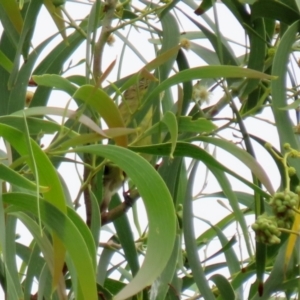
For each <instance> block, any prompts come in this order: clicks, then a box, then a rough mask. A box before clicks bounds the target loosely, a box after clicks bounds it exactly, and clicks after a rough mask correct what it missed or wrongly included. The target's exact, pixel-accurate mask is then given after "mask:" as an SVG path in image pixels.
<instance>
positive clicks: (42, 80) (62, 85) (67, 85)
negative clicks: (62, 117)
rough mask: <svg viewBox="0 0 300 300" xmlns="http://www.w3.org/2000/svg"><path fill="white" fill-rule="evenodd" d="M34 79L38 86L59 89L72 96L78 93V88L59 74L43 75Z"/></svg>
mask: <svg viewBox="0 0 300 300" xmlns="http://www.w3.org/2000/svg"><path fill="white" fill-rule="evenodd" d="M32 79H33V80H34V82H35V83H37V84H38V85H43V86H48V87H51V88H57V89H59V90H62V91H64V92H66V93H68V94H69V95H70V96H72V95H73V94H74V93H75V92H76V86H75V85H73V84H72V83H71V82H70V81H69V80H68V79H66V78H63V77H62V76H60V75H57V74H51V75H50V74H43V75H34V76H32Z"/></svg>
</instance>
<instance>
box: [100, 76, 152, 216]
mask: <svg viewBox="0 0 300 300" xmlns="http://www.w3.org/2000/svg"><path fill="white" fill-rule="evenodd" d="M150 83H151V80H150V79H146V78H142V79H141V80H140V81H139V82H138V83H137V84H134V85H132V86H130V87H129V88H128V89H127V90H126V91H125V92H124V94H123V101H122V102H121V104H120V105H119V111H120V114H121V116H122V118H123V121H124V124H125V125H126V126H128V125H129V124H130V123H132V121H133V120H132V117H133V115H134V114H135V113H136V112H137V110H138V109H139V108H140V106H141V104H142V99H143V97H144V95H145V93H146V92H147V89H148V87H149V85H150ZM151 121H152V108H150V109H149V111H148V112H147V114H146V116H145V117H144V119H143V120H142V121H141V123H140V124H137V126H138V128H139V130H138V132H141V133H143V132H145V130H146V129H148V128H149V127H150V126H151ZM137 137H138V133H137V134H136V133H132V134H130V135H129V136H128V141H129V143H132V142H134V140H136V138H137ZM149 138H150V141H151V136H150V137H148V138H145V139H143V140H141V141H139V142H137V143H134V144H135V145H137V144H139V145H141V144H142V143H143V144H145V143H146V144H147V143H148V142H149ZM125 180H126V174H125V173H124V171H122V170H121V169H120V168H119V167H118V166H117V165H115V164H113V163H111V162H109V163H107V164H106V165H105V168H104V175H103V199H102V204H101V212H104V211H106V210H107V208H108V205H109V203H110V200H111V197H112V196H113V195H114V194H115V193H116V192H117V191H118V190H119V189H120V188H121V187H122V185H123V183H124V181H125Z"/></svg>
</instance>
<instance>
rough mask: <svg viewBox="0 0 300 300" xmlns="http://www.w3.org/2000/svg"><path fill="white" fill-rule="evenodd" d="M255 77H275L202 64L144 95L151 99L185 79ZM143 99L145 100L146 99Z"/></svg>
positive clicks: (164, 82)
mask: <svg viewBox="0 0 300 300" xmlns="http://www.w3.org/2000/svg"><path fill="white" fill-rule="evenodd" d="M221 77H225V78H244V77H247V78H257V79H266V80H271V79H276V76H270V75H267V74H264V73H261V72H258V71H255V70H250V69H244V68H241V67H236V66H204V67H196V68H190V69H189V70H183V71H181V72H180V73H177V74H175V75H173V76H171V77H170V78H168V79H166V80H165V81H163V82H162V83H161V84H160V85H159V86H158V87H156V88H155V89H154V90H153V91H152V92H151V93H150V94H147V95H146V99H152V98H154V97H156V96H158V94H159V93H161V92H162V91H164V90H165V89H167V88H169V87H171V86H173V85H175V84H178V83H182V82H186V81H191V80H196V79H200V78H221ZM146 99H145V101H146Z"/></svg>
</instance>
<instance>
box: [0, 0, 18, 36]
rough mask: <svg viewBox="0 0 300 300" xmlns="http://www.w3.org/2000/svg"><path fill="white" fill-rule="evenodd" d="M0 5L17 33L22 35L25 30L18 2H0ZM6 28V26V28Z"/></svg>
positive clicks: (5, 0) (2, 0) (3, 0)
mask: <svg viewBox="0 0 300 300" xmlns="http://www.w3.org/2000/svg"><path fill="white" fill-rule="evenodd" d="M0 5H1V6H2V9H3V10H4V11H5V14H6V15H7V16H8V18H9V20H10V22H11V23H12V24H13V26H14V27H15V29H16V31H17V32H18V33H19V34H21V31H22V28H23V18H22V16H21V12H20V10H19V6H18V4H17V2H16V1H7V0H0ZM4 27H5V26H4Z"/></svg>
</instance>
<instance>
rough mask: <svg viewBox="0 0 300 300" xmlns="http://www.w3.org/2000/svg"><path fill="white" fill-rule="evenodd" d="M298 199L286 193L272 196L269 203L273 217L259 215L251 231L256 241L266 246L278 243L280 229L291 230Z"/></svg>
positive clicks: (296, 196) (294, 195)
mask: <svg viewBox="0 0 300 300" xmlns="http://www.w3.org/2000/svg"><path fill="white" fill-rule="evenodd" d="M298 204H299V197H298V195H297V194H295V193H293V192H291V191H286V192H278V193H276V194H274V196H273V198H272V199H271V201H270V205H271V206H272V208H273V213H274V216H268V215H266V214H263V215H260V216H259V217H258V218H257V220H256V221H255V223H254V224H253V225H252V229H253V230H254V231H255V232H256V240H257V241H258V242H262V243H265V244H267V245H272V244H278V243H280V239H279V236H280V234H281V232H280V228H284V229H291V228H292V225H293V220H294V216H295V210H294V209H295V208H298Z"/></svg>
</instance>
